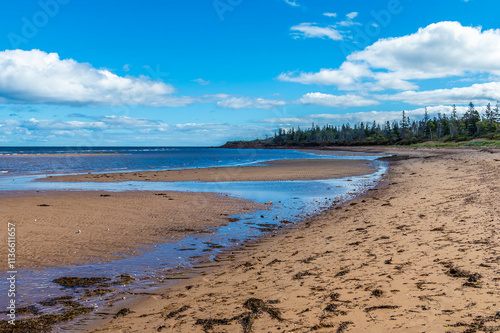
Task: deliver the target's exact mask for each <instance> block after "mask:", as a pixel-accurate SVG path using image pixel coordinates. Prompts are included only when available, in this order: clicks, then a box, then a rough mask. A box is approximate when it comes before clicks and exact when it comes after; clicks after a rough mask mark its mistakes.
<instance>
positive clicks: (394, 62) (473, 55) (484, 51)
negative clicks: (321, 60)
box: [279, 22, 500, 90]
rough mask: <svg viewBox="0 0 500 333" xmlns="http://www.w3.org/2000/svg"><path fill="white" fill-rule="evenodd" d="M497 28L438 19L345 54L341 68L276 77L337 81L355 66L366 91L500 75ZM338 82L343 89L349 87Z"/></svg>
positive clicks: (357, 78) (358, 81)
mask: <svg viewBox="0 0 500 333" xmlns="http://www.w3.org/2000/svg"><path fill="white" fill-rule="evenodd" d="M499 58H500V29H495V30H485V31H482V28H481V27H464V26H462V25H461V24H460V23H458V22H439V23H435V24H431V25H429V26H427V27H425V28H421V29H419V30H418V31H417V32H416V33H414V34H411V35H407V36H403V37H397V38H387V39H381V40H379V41H377V42H375V43H374V44H372V45H370V46H368V47H366V48H365V49H364V50H362V51H358V52H354V53H352V54H351V55H349V56H348V57H347V59H346V61H345V62H344V63H343V64H342V65H341V66H340V68H339V69H321V70H320V72H316V73H295V75H294V76H291V75H289V73H284V74H281V75H280V76H279V79H280V80H284V81H293V82H300V83H304V84H311V83H317V84H331V85H339V79H338V77H339V75H340V74H342V73H343V72H344V71H343V68H345V67H347V66H350V67H359V68H363V69H364V70H363V71H360V72H358V73H352V72H351V73H349V78H350V80H351V81H352V83H353V85H358V86H359V85H360V84H362V85H363V86H364V87H365V88H366V89H371V90H385V89H398V90H409V89H413V90H416V89H418V86H417V85H416V84H415V83H414V82H411V81H412V80H426V79H435V78H446V77H453V76H455V77H460V76H464V75H471V74H477V73H487V74H491V75H496V76H498V75H500V62H499V61H498V59H499ZM343 83H344V82H343V81H340V88H341V89H349V88H351V89H352V87H346V86H345V85H344V84H343Z"/></svg>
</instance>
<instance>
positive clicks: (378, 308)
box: [365, 305, 399, 312]
mask: <svg viewBox="0 0 500 333" xmlns="http://www.w3.org/2000/svg"><path fill="white" fill-rule="evenodd" d="M397 308H399V306H397V305H379V306H371V307H369V308H366V309H365V311H366V312H371V311H373V310H381V309H392V310H393V309H397Z"/></svg>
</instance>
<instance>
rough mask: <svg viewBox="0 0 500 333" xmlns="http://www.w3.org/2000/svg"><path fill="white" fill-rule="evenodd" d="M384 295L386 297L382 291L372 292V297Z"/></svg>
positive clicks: (375, 290)
mask: <svg viewBox="0 0 500 333" xmlns="http://www.w3.org/2000/svg"><path fill="white" fill-rule="evenodd" d="M382 295H384V292H383V291H382V290H381V289H374V290H373V291H372V296H375V297H382Z"/></svg>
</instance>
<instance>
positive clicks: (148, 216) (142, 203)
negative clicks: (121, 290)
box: [0, 192, 263, 270]
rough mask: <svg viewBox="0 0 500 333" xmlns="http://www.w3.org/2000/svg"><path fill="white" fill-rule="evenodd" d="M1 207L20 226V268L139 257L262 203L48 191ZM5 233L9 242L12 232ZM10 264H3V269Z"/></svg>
mask: <svg viewBox="0 0 500 333" xmlns="http://www.w3.org/2000/svg"><path fill="white" fill-rule="evenodd" d="M0 207H2V209H1V210H0V219H1V220H2V221H5V223H7V222H11V223H15V225H16V241H17V253H16V254H17V255H16V257H17V267H18V268H36V267H47V266H63V265H75V264H83V263H88V262H91V261H94V262H95V261H107V260H116V259H119V258H120V257H122V256H125V255H134V254H138V252H139V250H138V249H140V248H145V247H148V246H149V245H152V244H159V243H164V242H166V241H169V240H172V239H176V238H181V237H184V236H185V235H187V234H196V233H204V232H207V228H211V227H217V226H220V225H224V224H227V223H230V222H229V221H230V216H231V215H236V214H242V213H245V212H248V211H249V210H256V209H262V207H263V205H260V204H256V203H252V202H249V201H245V200H240V199H235V198H230V197H227V196H225V195H217V194H203V193H182V192H125V193H113V192H62V193H61V192H49V193H46V194H43V195H29V196H17V197H12V198H0ZM6 229H7V226H5V230H6ZM1 235H2V241H3V242H4V243H3V244H7V234H6V233H5V232H2V233H1ZM119 254H120V256H119ZM6 264H7V262H6V261H1V262H0V268H1V269H2V270H6V268H7V267H6Z"/></svg>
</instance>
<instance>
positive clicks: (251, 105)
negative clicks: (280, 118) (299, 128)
mask: <svg viewBox="0 0 500 333" xmlns="http://www.w3.org/2000/svg"><path fill="white" fill-rule="evenodd" d="M285 104H286V102H285V101H282V100H277V99H263V98H248V97H229V98H227V99H224V100H221V101H218V102H217V106H220V107H223V108H228V109H233V110H240V109H268V110H269V109H275V108H277V107H279V106H283V105H285Z"/></svg>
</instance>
